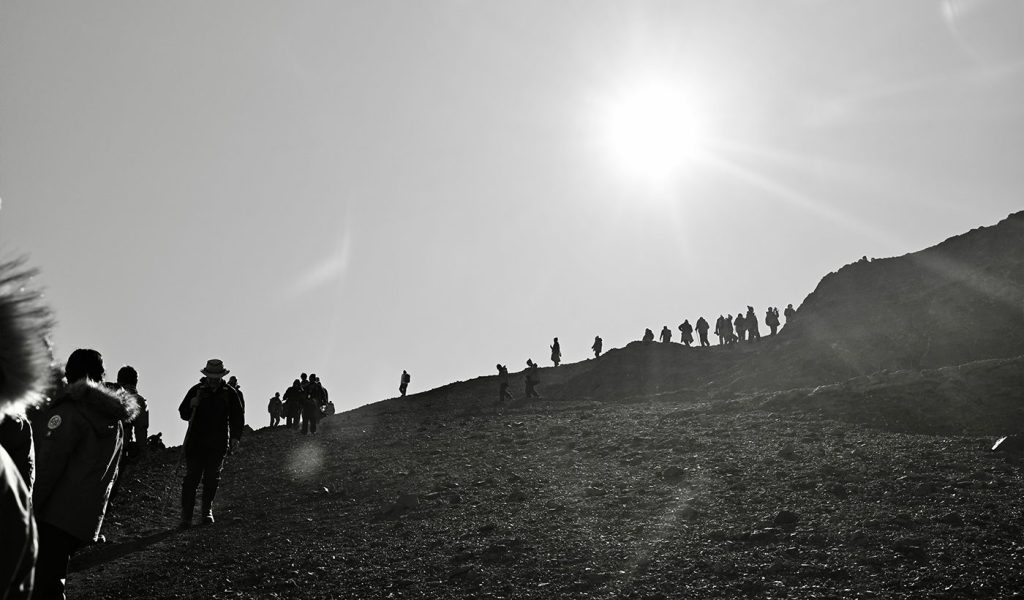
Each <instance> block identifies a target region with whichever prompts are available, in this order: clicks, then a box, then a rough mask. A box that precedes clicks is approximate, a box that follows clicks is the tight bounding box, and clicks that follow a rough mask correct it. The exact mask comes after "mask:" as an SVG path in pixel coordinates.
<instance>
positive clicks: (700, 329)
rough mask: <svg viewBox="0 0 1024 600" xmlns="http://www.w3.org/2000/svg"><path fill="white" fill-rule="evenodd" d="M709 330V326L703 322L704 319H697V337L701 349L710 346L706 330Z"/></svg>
mask: <svg viewBox="0 0 1024 600" xmlns="http://www.w3.org/2000/svg"><path fill="white" fill-rule="evenodd" d="M710 328H711V326H710V325H708V322H707V321H706V320H704V317H700V318H699V319H697V336H698V337H700V346H701V348H704V347H707V346H710V345H711V342H709V341H708V329H710Z"/></svg>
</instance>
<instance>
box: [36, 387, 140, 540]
mask: <svg viewBox="0 0 1024 600" xmlns="http://www.w3.org/2000/svg"><path fill="white" fill-rule="evenodd" d="M137 413H138V406H137V405H136V404H135V399H134V398H133V397H132V396H130V395H128V394H124V393H120V392H117V391H113V390H109V389H107V388H105V387H104V386H102V385H99V384H96V383H93V382H90V381H86V380H81V381H77V382H75V383H73V384H71V385H69V386H67V388H65V390H64V391H63V393H62V394H61V395H60V396H59V397H58V398H57V400H56V401H54V403H53V404H52V405H50V406H49V407H47V408H46V409H44V410H43V412H42V413H41V415H40V418H39V420H38V422H37V427H38V429H37V430H36V431H35V432H34V435H35V439H36V485H35V489H34V490H33V492H32V497H33V504H34V506H35V513H36V520H37V521H39V522H42V523H49V524H50V525H53V526H54V527H57V528H58V529H61V530H63V531H65V532H67V533H69V534H71V535H73V536H74V537H76V538H78V539H79V540H82V541H85V542H88V541H96V539H97V538H98V536H99V533H100V528H101V527H102V526H103V515H104V513H106V510H107V501H108V500H109V499H110V491H111V489H112V488H113V487H114V480H115V479H116V478H117V471H118V467H119V462H120V458H121V450H122V447H123V445H124V428H123V426H122V425H121V422H122V421H128V420H131V419H133V418H134V417H135V415H136V414H137Z"/></svg>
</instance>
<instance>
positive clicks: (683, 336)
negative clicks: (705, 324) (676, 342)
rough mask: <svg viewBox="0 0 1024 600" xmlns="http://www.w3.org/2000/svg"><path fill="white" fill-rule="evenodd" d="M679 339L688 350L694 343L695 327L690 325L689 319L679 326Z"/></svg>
mask: <svg viewBox="0 0 1024 600" xmlns="http://www.w3.org/2000/svg"><path fill="white" fill-rule="evenodd" d="M679 339H680V341H682V342H683V344H684V345H685V346H686V347H687V348H689V347H690V344H692V343H693V325H690V320H689V319H683V322H682V323H681V324H680V325H679Z"/></svg>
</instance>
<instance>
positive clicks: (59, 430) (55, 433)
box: [32, 404, 83, 508]
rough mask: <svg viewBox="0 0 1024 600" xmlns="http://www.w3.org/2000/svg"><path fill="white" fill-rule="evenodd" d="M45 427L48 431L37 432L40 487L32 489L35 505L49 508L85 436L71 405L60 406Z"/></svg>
mask: <svg viewBox="0 0 1024 600" xmlns="http://www.w3.org/2000/svg"><path fill="white" fill-rule="evenodd" d="M50 414H51V416H50V418H49V419H48V420H47V421H46V423H45V424H44V425H43V427H45V430H43V431H39V432H37V433H38V435H36V436H35V438H36V449H37V451H38V452H37V453H36V487H35V489H34V490H32V502H33V504H34V505H35V506H37V507H40V508H41V507H43V506H45V505H46V500H47V499H48V498H49V497H50V494H51V493H53V489H54V488H55V487H56V485H57V483H58V482H59V481H60V480H61V478H62V477H63V476H64V471H65V470H66V469H67V466H68V461H69V460H70V459H71V456H72V455H73V454H74V452H75V449H76V447H77V446H78V441H79V439H80V438H81V437H82V425H83V424H82V423H80V422H79V419H78V418H77V417H78V415H76V414H75V413H74V410H72V409H70V408H69V407H68V405H66V404H65V405H64V406H61V407H58V409H57V410H54V411H53V412H51V413H50Z"/></svg>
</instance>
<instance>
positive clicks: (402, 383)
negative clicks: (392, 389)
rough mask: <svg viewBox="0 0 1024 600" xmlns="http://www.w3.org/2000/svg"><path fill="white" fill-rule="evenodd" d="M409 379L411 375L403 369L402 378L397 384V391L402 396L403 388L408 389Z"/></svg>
mask: <svg viewBox="0 0 1024 600" xmlns="http://www.w3.org/2000/svg"><path fill="white" fill-rule="evenodd" d="M410 381H412V377H411V376H410V375H409V372H408V371H406V370H404V369H403V370H402V380H401V381H400V382H399V384H398V393H400V394H402V397H403V398H405V390H407V389H409V382H410Z"/></svg>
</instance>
